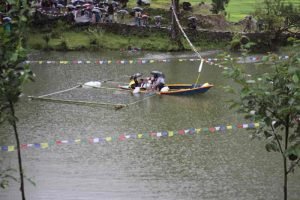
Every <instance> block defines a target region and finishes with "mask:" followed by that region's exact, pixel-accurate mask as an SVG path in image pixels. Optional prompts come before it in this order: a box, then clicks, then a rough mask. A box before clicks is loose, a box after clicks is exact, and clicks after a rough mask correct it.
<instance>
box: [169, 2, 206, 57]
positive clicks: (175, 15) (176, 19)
mask: <svg viewBox="0 0 300 200" xmlns="http://www.w3.org/2000/svg"><path fill="white" fill-rule="evenodd" d="M172 11H173V14H174V17H175V21H176V23H177V25H178V27H179V29H180V30H181V32H182V34H183V36H184V37H185V39H186V40H187V41H188V43H189V45H190V46H191V48H192V49H193V51H194V52H195V53H196V54H197V55H198V57H199V58H200V59H203V58H202V56H201V55H200V53H199V52H198V51H197V49H196V48H195V46H194V45H193V44H192V42H191V41H190V39H189V38H188V36H187V35H186V33H185V32H184V30H183V28H182V26H181V24H180V23H179V20H178V17H177V14H176V13H175V9H174V7H173V6H172Z"/></svg>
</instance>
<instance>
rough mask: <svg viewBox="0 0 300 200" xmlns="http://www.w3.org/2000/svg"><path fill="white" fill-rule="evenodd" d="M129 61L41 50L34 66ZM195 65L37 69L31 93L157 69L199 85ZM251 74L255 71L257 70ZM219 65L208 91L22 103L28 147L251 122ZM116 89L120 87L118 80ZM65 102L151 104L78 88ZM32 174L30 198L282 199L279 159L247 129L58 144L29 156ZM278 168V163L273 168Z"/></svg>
mask: <svg viewBox="0 0 300 200" xmlns="http://www.w3.org/2000/svg"><path fill="white" fill-rule="evenodd" d="M136 56H137V57H139V58H141V57H143V56H144V57H145V58H159V59H161V58H165V57H168V58H172V56H181V57H190V56H191V55H190V54H188V53H186V54H180V55H179V54H178V55H176V54H159V53H158V54H150V53H146V54H145V55H136ZM100 58H106V59H125V58H126V55H125V56H124V55H121V54H120V53H119V52H108V53H90V52H80V53H79V52H69V53H57V52H49V53H45V54H44V53H35V54H33V55H32V56H31V59H32V60H75V59H76V60H99V59H100ZM198 66H199V63H197V62H176V61H173V62H170V63H154V64H143V65H141V64H132V65H129V64H127V65H126V64H124V65H94V64H86V65H84V64H80V65H75V64H66V65H55V64H51V65H49V64H47V65H32V69H33V71H34V72H35V73H36V75H37V79H36V82H35V83H30V84H28V85H27V86H26V88H25V93H26V95H35V96H38V95H42V94H46V93H51V92H54V91H58V90H61V89H66V88H69V87H73V86H75V85H77V84H79V83H84V82H88V81H95V80H107V79H113V80H114V81H120V82H127V81H128V76H129V75H131V74H133V73H135V72H141V73H144V74H149V72H150V71H152V70H159V71H163V72H164V73H165V74H166V76H167V82H168V83H194V82H195V80H196V78H197V70H198ZM248 70H249V71H250V72H251V71H255V70H256V69H255V68H251V67H250V68H249V69H248ZM221 72H222V70H221V69H219V68H217V67H215V66H204V69H203V72H202V74H201V77H200V81H201V82H210V83H213V84H214V85H215V87H214V88H212V89H211V90H209V91H208V92H207V93H205V94H200V95H195V96H190V97H185V96H183V97H180V96H155V97H152V98H148V99H146V100H145V101H142V102H140V103H138V104H135V105H132V106H129V107H128V108H125V109H121V110H117V111H116V110H114V109H110V108H104V107H90V106H78V105H72V104H59V103H51V102H39V101H28V100H27V99H26V98H23V99H22V102H21V103H20V104H19V105H18V106H17V110H18V112H17V115H18V116H19V119H20V121H19V130H20V134H21V140H22V143H40V142H51V141H55V140H63V139H77V138H89V137H104V136H118V135H120V134H123V133H126V134H130V133H149V132H151V131H163V130H180V129H185V128H203V127H211V126H217V125H230V124H237V123H240V122H244V120H243V119H242V118H241V117H240V116H239V115H237V114H236V113H234V112H233V111H231V110H229V108H228V107H229V106H228V104H227V103H226V100H228V99H229V98H230V95H228V94H225V93H224V91H223V89H222V86H224V85H227V84H231V83H230V82H229V81H228V80H226V79H224V78H223V76H222V75H221ZM111 84H113V83H111ZM113 86H116V85H113ZM55 97H56V98H61V99H64V98H65V99H70V98H73V99H78V100H87V101H95V102H97V101H109V102H119V101H128V102H132V101H134V100H137V99H140V98H143V94H141V95H140V96H139V97H135V96H132V95H130V93H127V92H121V91H113V90H112V91H105V90H91V89H87V90H85V89H82V88H81V89H76V90H74V91H71V92H67V93H63V94H59V95H55ZM10 132H11V130H10V129H9V127H8V126H2V127H1V129H0V135H1V138H0V142H1V144H13V141H14V140H13V136H12V134H10ZM0 154H1V157H3V158H4V160H5V164H6V165H10V166H16V155H15V153H7V152H6V153H0ZM23 158H24V169H25V171H26V174H27V176H29V177H32V178H33V179H34V180H35V182H36V184H37V186H36V187H33V186H32V185H30V184H29V183H26V189H27V198H28V199H31V200H44V199H45V200H46V199H47V200H48V199H61V200H74V199H76V200H77V199H78V200H96V199H97V200H98V199H113V200H115V199H128V200H132V199H137V200H139V199H163V200H167V199H170V200H173V199H220V200H221V199H222V200H223V199H245V200H253V199H270V200H271V199H272V200H273V199H282V193H281V183H282V176H281V172H282V169H281V158H280V156H279V155H277V154H275V153H266V152H265V150H264V147H263V143H262V142H258V141H251V142H250V139H249V137H248V135H247V133H246V131H243V130H238V131H232V132H225V133H202V134H200V135H197V136H195V135H193V136H174V137H172V138H162V139H150V138H147V139H141V140H126V141H123V142H121V141H114V142H111V143H99V144H89V143H81V144H68V145H54V146H52V147H50V148H48V149H28V150H25V151H23ZM271 163H272V164H271ZM299 178H300V174H299V172H297V173H295V174H293V175H292V176H291V179H290V184H289V187H290V188H289V190H290V191H289V195H290V196H289V197H290V199H294V200H296V199H299V196H300V188H299V185H300V184H299ZM17 188H18V186H17V185H16V184H12V186H11V187H10V188H9V189H8V190H7V191H4V192H1V194H0V199H1V200H2V199H3V200H6V199H8V200H10V199H13V200H14V199H19V198H18V197H19V193H18V189H17Z"/></svg>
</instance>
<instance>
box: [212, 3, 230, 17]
mask: <svg viewBox="0 0 300 200" xmlns="http://www.w3.org/2000/svg"><path fill="white" fill-rule="evenodd" d="M228 3H229V0H212V4H211V5H212V8H211V10H210V11H211V12H212V13H214V14H218V13H219V12H221V11H225V6H226V5H227V4H228Z"/></svg>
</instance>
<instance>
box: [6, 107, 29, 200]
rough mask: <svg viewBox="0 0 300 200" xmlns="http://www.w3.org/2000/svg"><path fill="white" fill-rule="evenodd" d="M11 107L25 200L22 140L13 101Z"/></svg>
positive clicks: (22, 191) (23, 198)
mask: <svg viewBox="0 0 300 200" xmlns="http://www.w3.org/2000/svg"><path fill="white" fill-rule="evenodd" d="M9 106H10V111H11V115H12V117H13V118H14V119H13V120H12V122H11V125H12V126H13V128H14V133H15V138H16V142H17V150H18V162H19V173H20V182H21V185H20V190H21V193H22V200H25V189H24V173H23V167H22V157H21V148H20V140H19V134H18V131H17V124H16V121H15V109H14V104H13V102H12V101H9Z"/></svg>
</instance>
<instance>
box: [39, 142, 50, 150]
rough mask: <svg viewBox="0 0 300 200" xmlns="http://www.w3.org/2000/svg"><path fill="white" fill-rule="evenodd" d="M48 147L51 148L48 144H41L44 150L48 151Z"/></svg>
mask: <svg viewBox="0 0 300 200" xmlns="http://www.w3.org/2000/svg"><path fill="white" fill-rule="evenodd" d="M48 147H49V145H48V143H41V148H42V149H46V148H48Z"/></svg>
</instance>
